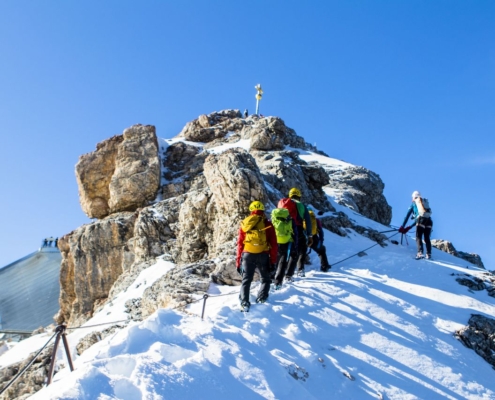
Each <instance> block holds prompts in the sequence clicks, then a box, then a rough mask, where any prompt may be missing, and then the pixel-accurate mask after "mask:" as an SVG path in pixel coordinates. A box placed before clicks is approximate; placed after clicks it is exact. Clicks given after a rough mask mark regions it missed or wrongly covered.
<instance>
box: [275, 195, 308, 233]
mask: <svg viewBox="0 0 495 400" xmlns="http://www.w3.org/2000/svg"><path fill="white" fill-rule="evenodd" d="M277 208H286V209H287V210H289V214H290V216H291V217H292V219H293V220H294V221H295V222H296V225H298V226H301V225H302V218H301V217H300V216H299V213H298V211H297V205H296V203H295V202H294V201H292V199H289V198H286V199H282V200H280V201H279V202H278V205H277Z"/></svg>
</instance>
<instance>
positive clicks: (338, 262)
mask: <svg viewBox="0 0 495 400" xmlns="http://www.w3.org/2000/svg"><path fill="white" fill-rule="evenodd" d="M394 230H395V229H394ZM382 233H383V232H382ZM398 234H399V232H396V233H394V234H393V235H392V236H389V237H387V240H389V239H391V238H393V237H394V236H395V235H398ZM379 244H380V243H375V244H374V245H373V246H370V247H367V248H366V249H364V250H361V251H359V252H357V253H356V254H353V255H352V256H349V257H347V258H344V259H343V260H340V261H337V262H335V263H333V264H332V267H333V266H334V265H337V264H340V263H341V262H344V261H347V260H348V259H349V258H352V257H355V256H357V255H359V254H361V253H363V252H365V251H366V250H369V249H372V248H373V247H375V246H378V245H379Z"/></svg>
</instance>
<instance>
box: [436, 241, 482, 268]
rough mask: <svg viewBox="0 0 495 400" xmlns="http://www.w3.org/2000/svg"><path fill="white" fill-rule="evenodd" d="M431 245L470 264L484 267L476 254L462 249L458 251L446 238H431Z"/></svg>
mask: <svg viewBox="0 0 495 400" xmlns="http://www.w3.org/2000/svg"><path fill="white" fill-rule="evenodd" d="M431 245H432V246H433V247H435V248H437V249H438V250H442V251H444V252H445V253H449V254H452V255H453V256H455V257H459V258H462V259H463V260H466V261H467V262H470V263H471V264H474V265H476V266H478V267H480V268H483V269H485V266H484V264H483V261H482V260H481V257H480V256H479V255H478V254H474V253H465V252H464V251H458V250H456V248H455V247H454V245H453V244H452V243H451V242H449V241H448V240H443V239H432V241H431Z"/></svg>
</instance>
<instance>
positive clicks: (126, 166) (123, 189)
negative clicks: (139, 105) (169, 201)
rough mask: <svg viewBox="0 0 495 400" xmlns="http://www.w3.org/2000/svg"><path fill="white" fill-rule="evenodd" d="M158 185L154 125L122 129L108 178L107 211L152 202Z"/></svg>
mask: <svg viewBox="0 0 495 400" xmlns="http://www.w3.org/2000/svg"><path fill="white" fill-rule="evenodd" d="M159 187H160V159H159V157H158V142H157V138H156V133H155V127H154V126H151V125H134V126H131V127H130V128H127V129H126V130H125V131H124V141H123V142H122V143H121V144H120V145H119V146H118V153H117V158H116V160H115V171H114V173H113V175H112V179H111V181H110V187H109V190H110V200H109V202H108V204H109V206H110V212H111V213H114V212H119V211H134V210H136V209H137V208H139V207H143V206H145V205H147V204H148V203H149V202H150V201H152V200H153V199H154V198H155V197H156V194H157V192H158V188H159Z"/></svg>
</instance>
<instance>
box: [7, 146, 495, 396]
mask: <svg viewBox="0 0 495 400" xmlns="http://www.w3.org/2000/svg"><path fill="white" fill-rule="evenodd" d="M242 145H244V144H242ZM218 150H220V149H218ZM306 153H307V154H308V155H306V156H307V157H310V156H311V154H309V153H310V152H306ZM313 156H314V159H316V156H317V158H318V161H319V162H328V163H334V164H335V165H336V166H338V167H340V168H345V167H346V166H345V164H344V163H342V164H339V163H338V162H336V161H332V159H329V158H327V160H323V159H322V158H325V157H324V156H320V155H316V154H313ZM337 161H338V160H337ZM327 194H328V195H329V200H330V201H331V202H332V204H333V205H334V206H335V207H336V209H337V211H343V212H345V213H347V215H348V216H349V217H350V218H351V219H353V220H355V221H356V223H358V224H359V225H362V226H367V227H369V228H372V229H376V230H378V231H386V230H389V229H390V228H389V227H386V226H383V225H381V224H379V223H377V222H374V221H371V220H368V219H367V218H365V217H363V216H361V215H359V214H357V213H355V212H353V211H352V210H350V209H348V208H346V207H343V206H340V205H339V204H336V203H335V202H334V201H333V197H332V196H331V191H330V192H329V191H327ZM387 235H388V236H389V237H390V239H391V240H392V239H396V240H397V239H398V238H399V236H398V234H397V233H394V232H391V233H387ZM374 244H375V242H372V241H371V240H369V239H367V238H365V237H363V236H361V235H359V234H357V233H355V232H354V231H352V230H349V235H348V237H340V236H338V235H335V234H333V233H331V232H328V231H326V232H325V246H326V248H327V254H328V258H329V261H330V263H331V264H335V265H334V266H333V267H332V269H331V270H330V271H329V272H327V273H323V272H320V271H319V259H318V257H317V256H316V255H315V254H314V252H312V253H311V254H310V258H311V265H308V266H307V270H308V271H309V272H307V274H306V277H305V278H296V280H295V282H294V283H292V284H284V285H283V287H282V289H281V290H279V291H275V290H273V289H272V290H271V292H270V297H269V299H268V302H267V303H265V304H256V303H255V302H254V300H255V295H256V291H257V290H258V284H254V285H253V288H252V291H251V294H252V298H251V302H252V307H251V310H250V312H249V313H242V312H240V310H239V304H238V303H239V301H238V294H239V287H229V286H220V285H216V284H214V283H211V284H210V289H209V292H208V295H209V297H208V298H207V299H206V300H205V299H204V298H203V297H202V296H201V295H197V301H196V302H195V303H193V304H192V305H190V307H189V308H188V310H187V312H186V313H184V312H180V311H178V310H173V309H160V310H158V311H157V312H155V313H154V314H153V315H152V316H150V317H149V318H147V319H146V320H144V321H142V322H130V323H128V325H127V326H126V327H125V328H124V329H122V330H120V331H118V332H116V333H115V334H113V335H111V336H109V337H107V338H105V339H103V340H102V341H100V342H99V343H97V344H95V345H93V346H92V347H91V348H89V349H88V350H86V351H85V352H84V353H83V354H82V355H81V356H77V355H76V352H75V346H76V345H77V343H78V341H79V340H80V339H81V338H82V337H83V336H85V335H87V334H88V333H89V332H90V331H92V330H96V331H97V330H102V329H104V328H105V327H106V326H101V325H100V324H103V323H109V324H110V323H112V322H115V321H121V320H125V319H126V317H127V314H126V313H125V307H124V303H125V301H127V300H128V299H133V298H138V297H140V296H141V295H142V293H143V291H144V290H145V289H146V288H147V287H149V286H150V285H151V284H152V283H153V282H154V281H155V280H156V279H158V278H159V277H161V276H162V275H163V274H164V273H166V272H167V271H169V270H170V269H172V268H174V264H172V263H170V262H166V261H163V260H161V259H159V260H157V262H156V264H154V265H153V266H151V267H150V268H148V269H146V270H144V271H142V273H141V275H140V276H139V277H138V278H137V280H136V282H134V284H133V285H131V287H130V288H129V289H128V290H127V291H126V292H122V293H120V294H119V296H118V297H117V298H116V299H114V300H113V301H112V302H111V303H109V304H107V305H106V306H105V307H104V308H103V309H102V310H101V311H100V312H98V313H97V314H95V315H94V316H93V318H92V319H91V320H89V321H88V322H87V323H86V324H85V326H87V327H88V328H85V329H77V330H73V331H70V332H71V333H70V334H69V335H68V340H69V343H70V346H71V352H72V357H73V359H74V360H75V371H73V372H70V371H69V369H68V368H66V367H65V365H66V361H65V355H64V354H63V352H62V350H59V354H58V358H57V359H58V368H59V371H58V373H57V374H56V375H55V376H54V382H53V383H52V384H51V385H50V386H48V387H45V388H44V389H43V390H41V391H40V392H38V393H36V394H35V395H34V396H32V397H31V399H33V400H41V399H43V400H46V399H67V400H68V399H88V400H94V399H100V400H107V399H125V400H137V399H229V400H230V399H232V398H237V399H260V398H265V399H294V398H305V399H328V398H335V399H368V398H369V399H377V398H380V399H443V398H447V399H494V398H495V386H494V384H493V376H494V375H493V374H494V371H493V368H492V367H491V366H490V365H489V364H488V363H486V362H485V361H484V360H482V359H481V358H480V357H479V356H478V355H477V354H476V353H475V352H474V351H472V350H470V349H467V348H466V347H464V346H463V345H462V344H461V342H459V341H458V340H456V339H455V337H454V335H453V334H454V331H455V330H456V329H459V328H461V327H462V326H464V325H466V323H467V321H468V319H469V318H470V315H471V313H481V314H483V315H485V316H488V317H492V318H494V317H495V304H494V299H493V298H491V297H489V296H488V294H487V292H486V291H480V292H472V291H470V290H469V289H468V288H467V287H465V286H461V285H459V284H458V283H457V282H456V280H455V278H456V277H457V276H459V275H463V274H468V275H473V276H480V275H482V274H483V273H486V271H484V270H480V269H478V268H476V267H474V266H473V265H471V264H469V263H467V262H466V261H464V260H461V259H459V258H455V257H453V256H451V255H449V254H447V253H443V252H441V251H439V250H436V249H433V260H419V261H417V260H415V259H414V255H415V253H416V249H415V243H414V240H413V238H412V237H410V238H409V244H408V245H407V244H406V242H404V245H395V244H393V243H392V242H391V241H390V240H389V241H388V242H387V246H386V247H380V246H374V247H372V248H371V249H368V248H370V247H371V246H373V245H374ZM363 249H368V250H366V255H363V254H362V253H361V255H363V256H362V257H359V256H354V257H352V258H350V259H348V260H346V261H343V262H339V261H341V260H343V259H345V258H347V257H350V256H353V255H355V254H357V253H360V252H361V251H362V250H363ZM205 304H206V307H205V313H204V318H203V319H202V318H201V314H202V312H203V306H204V305H205ZM93 325H97V326H93ZM91 326H93V327H91ZM49 337H50V335H48V334H42V335H37V336H34V337H32V338H30V339H28V340H26V341H24V342H21V343H19V344H18V345H17V346H16V347H14V348H13V349H11V350H9V351H7V352H6V353H4V354H3V355H1V356H0V367H3V366H6V365H9V364H11V363H13V362H16V360H17V361H18V360H21V359H23V358H25V357H26V354H27V350H28V349H29V350H30V351H36V350H37V349H39V348H40V347H41V346H42V345H43V344H45V343H46V341H47V340H48V338H49Z"/></svg>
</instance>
